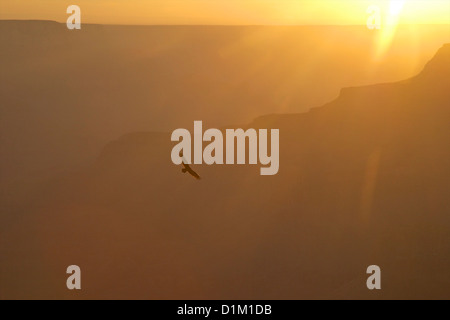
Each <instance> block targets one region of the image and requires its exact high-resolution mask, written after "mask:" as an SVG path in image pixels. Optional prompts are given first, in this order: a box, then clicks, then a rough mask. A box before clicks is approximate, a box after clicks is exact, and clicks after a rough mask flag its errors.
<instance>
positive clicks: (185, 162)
mask: <svg viewBox="0 0 450 320" xmlns="http://www.w3.org/2000/svg"><path fill="white" fill-rule="evenodd" d="M180 157H182V158H183V161H182V164H183V169H181V172H183V173H186V172H187V173H189V174H190V175H191V176H193V177H194V178H195V179H197V180H200V179H201V178H200V176H199V175H198V174H197V172H195V171H194V170H192V168H191V167H190V166H189V164H187V161H186V159H185V158H184V156H183V152H182V151H180Z"/></svg>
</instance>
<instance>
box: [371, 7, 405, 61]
mask: <svg viewBox="0 0 450 320" xmlns="http://www.w3.org/2000/svg"><path fill="white" fill-rule="evenodd" d="M406 2H407V1H406V0H390V3H389V15H387V17H386V21H385V24H384V27H383V28H382V30H381V32H380V35H379V37H378V39H377V41H378V44H377V51H376V54H375V58H376V59H380V58H382V57H383V56H384V54H385V53H386V51H387V50H388V49H389V47H390V45H391V43H392V41H393V40H394V37H395V33H396V31H397V27H398V24H399V22H400V19H401V14H402V12H403V9H404V7H405V5H406V4H407V3H406Z"/></svg>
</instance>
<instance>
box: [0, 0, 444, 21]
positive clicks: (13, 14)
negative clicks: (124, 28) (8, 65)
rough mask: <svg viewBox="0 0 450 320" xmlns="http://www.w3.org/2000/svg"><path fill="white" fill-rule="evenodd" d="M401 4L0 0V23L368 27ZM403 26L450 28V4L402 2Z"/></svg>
mask: <svg viewBox="0 0 450 320" xmlns="http://www.w3.org/2000/svg"><path fill="white" fill-rule="evenodd" d="M390 1H402V0H73V1H66V0H1V1H0V19H45V20H56V21H60V22H64V21H65V20H66V17H67V15H66V8H67V7H68V6H69V5H71V4H77V5H79V6H80V7H81V9H82V14H83V16H82V17H83V22H86V23H102V24H365V23H366V19H367V14H366V10H367V8H368V7H369V6H370V5H373V4H375V5H378V6H380V8H381V9H382V10H383V12H388V11H389V5H390V4H389V2H390ZM404 1H405V6H404V8H403V10H402V13H401V19H400V23H433V24H438V23H450V1H449V0H404Z"/></svg>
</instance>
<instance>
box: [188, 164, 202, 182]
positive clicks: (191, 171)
mask: <svg viewBox="0 0 450 320" xmlns="http://www.w3.org/2000/svg"><path fill="white" fill-rule="evenodd" d="M188 172H189V173H190V174H191V176H193V177H194V178H195V179H197V180H200V179H201V178H200V176H199V175H198V174H197V172H195V171H194V170H192V169H191V167H188Z"/></svg>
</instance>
